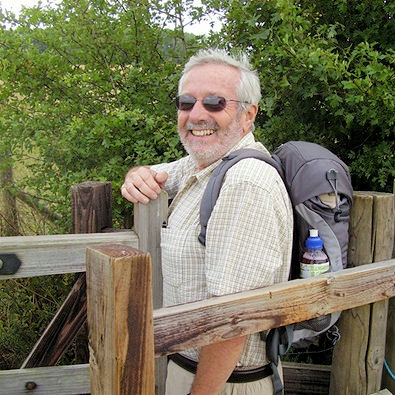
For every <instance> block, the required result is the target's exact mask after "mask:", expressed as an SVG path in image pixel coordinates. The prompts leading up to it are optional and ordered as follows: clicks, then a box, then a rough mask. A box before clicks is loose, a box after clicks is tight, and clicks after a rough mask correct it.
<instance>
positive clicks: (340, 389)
mask: <svg viewBox="0 0 395 395" xmlns="http://www.w3.org/2000/svg"><path fill="white" fill-rule="evenodd" d="M393 230H394V210H393V195H392V194H385V193H379V192H355V193H354V203H353V208H352V213H351V222H350V243H349V256H348V263H349V266H351V267H352V266H360V265H363V264H367V263H371V262H377V261H379V260H386V259H390V258H391V255H392V243H393V239H394V234H393ZM387 306H388V300H385V301H381V302H376V303H373V304H371V305H366V306H361V307H358V308H355V309H351V310H347V311H344V312H343V313H342V315H341V318H340V321H339V330H340V334H341V338H340V341H339V342H338V343H337V344H336V347H335V350H334V353H333V359H332V370H331V382H330V390H329V392H330V394H333V395H342V394H347V395H348V394H350V395H354V394H361V395H365V394H366V395H369V394H372V393H374V392H377V391H379V390H380V385H381V376H382V369H383V361H384V350H385V333H386V321H387V320H386V317H387V308H388V307H387Z"/></svg>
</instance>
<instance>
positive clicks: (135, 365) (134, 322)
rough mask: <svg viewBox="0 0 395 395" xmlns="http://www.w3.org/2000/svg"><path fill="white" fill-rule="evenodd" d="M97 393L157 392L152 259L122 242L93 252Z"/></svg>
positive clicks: (91, 315) (90, 273) (90, 276)
mask: <svg viewBox="0 0 395 395" xmlns="http://www.w3.org/2000/svg"><path fill="white" fill-rule="evenodd" d="M86 274H87V294H88V326H89V348H90V372H91V393H92V394H93V395H99V394H102V395H107V394H112V395H121V394H122V395H128V394H130V395H153V394H154V392H155V380H154V345H153V344H154V342H153V326H152V284H151V258H150V255H149V254H146V253H142V252H140V251H138V250H136V249H133V248H128V247H125V246H120V245H106V246H102V247H97V248H95V249H88V251H87V273H86Z"/></svg>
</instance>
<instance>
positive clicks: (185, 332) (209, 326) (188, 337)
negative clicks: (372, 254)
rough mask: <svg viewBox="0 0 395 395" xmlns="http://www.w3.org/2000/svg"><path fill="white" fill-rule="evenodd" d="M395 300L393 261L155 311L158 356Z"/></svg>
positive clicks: (156, 350)
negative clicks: (386, 300) (377, 302)
mask: <svg viewBox="0 0 395 395" xmlns="http://www.w3.org/2000/svg"><path fill="white" fill-rule="evenodd" d="M394 295H395V260H389V261H385V262H379V263H375V264H371V265H365V266H363V267H359V268H351V269H346V270H343V271H341V272H337V273H327V274H323V275H321V276H317V277H314V278H312V279H298V280H293V281H289V282H286V283H281V284H276V285H273V286H270V287H266V288H262V289H256V290H252V291H246V292H241V293H238V294H232V295H226V296H221V297H217V298H212V299H208V300H204V301H200V302H194V303H189V304H185V305H177V306H172V307H167V308H162V309H159V310H155V311H154V331H155V353H156V355H165V354H171V353H174V352H179V351H182V350H185V349H187V348H191V347H200V346H203V345H205V344H209V343H215V342H219V341H223V340H226V339H229V338H232V337H236V336H242V335H246V334H250V333H255V332H259V331H261V330H266V329H270V328H273V327H277V326H281V325H286V324H290V323H293V322H298V321H303V320H307V319H310V318H314V317H318V316H320V315H325V314H328V313H331V312H333V311H340V310H345V309H350V308H353V307H357V306H362V305H365V304H366V303H372V302H375V301H378V300H384V299H386V298H389V297H391V296H394Z"/></svg>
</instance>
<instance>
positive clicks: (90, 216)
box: [0, 184, 395, 395]
mask: <svg viewBox="0 0 395 395" xmlns="http://www.w3.org/2000/svg"><path fill="white" fill-rule="evenodd" d="M99 189H102V190H108V187H105V188H103V186H102V184H83V185H81V186H78V188H77V189H76V191H77V192H76V193H77V196H78V195H80V196H83V197H84V198H82V199H75V200H73V202H74V204H73V212H76V211H78V212H79V214H78V215H79V217H83V216H84V217H85V218H86V220H85V221H84V222H85V223H88V224H90V228H89V229H85V230H84V231H85V232H89V231H92V230H93V231H96V232H97V231H102V230H103V228H108V227H111V224H110V222H111V218H110V217H109V216H108V215H107V219H108V220H107V221H100V220H99V217H101V214H100V213H99V212H98V211H100V210H99V209H98V208H96V209H92V205H91V203H92V196H93V197H94V199H93V202H98V201H100V202H101V203H100V207H105V210H106V212H107V213H108V212H109V211H111V209H110V208H109V207H108V204H107V203H106V204H103V202H108V199H107V200H106V199H104V200H103V199H102V198H98V196H97V191H98V190H99ZM73 196H76V195H73ZM73 199H74V198H73ZM76 202H80V203H78V204H76ZM81 202H82V203H81ZM94 204H95V203H94ZM77 207H78V208H77ZM166 211H167V199H166V196H165V195H161V196H160V197H159V199H158V200H156V201H154V202H151V203H150V204H149V205H147V206H142V205H137V206H136V207H135V229H134V231H124V232H111V233H92V234H89V235H87V234H80V235H57V236H35V237H7V238H0V253H1V254H3V256H4V254H17V255H18V257H19V259H20V260H21V262H22V265H21V266H20V268H19V269H18V271H17V272H16V273H15V274H8V275H1V274H0V279H3V280H6V279H8V278H18V277H30V276H38V275H44V274H60V273H70V272H76V273H81V272H84V271H85V270H87V295H88V309H87V310H88V321H89V344H90V356H91V359H90V365H89V364H82V365H75V366H46V367H35V368H28V366H32V364H31V363H24V368H22V369H15V370H9V371H1V372H0V394H4V395H5V394H7V395H8V394H25V393H34V394H81V393H90V392H91V389H92V393H93V394H106V395H108V394H144V395H146V394H153V393H154V392H156V393H158V394H162V393H163V383H164V377H165V365H166V358H165V357H164V356H165V355H167V354H171V353H174V352H178V351H181V350H184V349H187V348H190V347H191V346H194V347H195V346H202V345H205V344H209V343H212V342H216V341H221V340H225V339H229V338H232V337H236V336H242V335H245V334H249V333H254V332H258V331H260V330H265V329H269V328H272V327H276V326H279V325H284V324H288V323H292V322H298V321H302V320H305V319H309V318H313V317H317V316H320V315H324V314H327V313H330V312H333V311H340V310H347V311H345V312H344V313H343V314H342V318H341V322H340V327H341V333H342V337H341V341H340V342H339V345H338V346H336V348H335V352H334V356H333V363H332V367H322V366H318V367H316V366H311V365H308V366H306V365H300V364H288V365H287V364H285V369H284V375H285V387H286V393H301V394H302V393H304V394H305V393H309V394H319V393H320V394H324V393H331V394H366V395H369V394H372V393H375V392H377V391H378V390H379V389H380V388H381V376H382V372H383V361H384V350H385V348H386V359H387V362H388V363H389V365H390V366H392V367H393V366H394V364H393V362H394V361H393V356H394V354H395V353H394V348H393V347H394V335H393V332H394V317H393V303H391V304H390V306H392V307H391V308H390V313H389V314H388V322H387V310H388V299H389V298H391V297H393V296H394V295H395V260H394V259H392V260H391V259H390V258H391V256H392V244H393V239H394V202H393V195H390V194H377V193H356V194H355V199H354V206H353V213H352V224H351V229H350V256H349V261H350V263H351V265H352V266H355V267H352V268H350V269H346V270H344V271H342V272H340V273H328V274H324V275H321V276H319V277H316V278H313V279H308V280H295V281H291V282H287V283H284V284H276V285H274V286H271V287H266V288H263V289H257V290H252V291H248V292H242V293H238V294H234V295H227V296H223V297H217V298H214V299H210V300H205V301H201V302H195V303H190V304H187V305H180V306H173V307H169V308H161V307H160V306H161V293H162V283H161V271H160V247H159V232H160V226H161V224H162V222H163V220H164V219H165V218H166ZM74 222H75V223H78V221H74ZM79 228H80V229H83V226H81V225H79ZM74 230H75V229H74ZM86 250H87V254H86V256H85V251H86ZM142 251H143V252H142ZM146 252H149V254H147V253H146ZM151 261H152V264H151ZM373 261H379V262H376V263H372V262H373ZM361 265H363V266H361ZM0 273H1V271H0ZM80 282H81V281H80ZM79 287H80V288H79V289H81V287H82V285H81V284H80V286H79ZM151 289H152V290H153V296H152V293H151ZM81 294H82V293H81V292H80V293H79V297H80V298H81V300H82V302H81V303H76V302H75V299H74V302H73V303H72V305H73V306H78V309H77V312H79V314H72V315H73V320H72V322H73V325H75V329H74V330H73V331H72V333H73V334H74V335H75V334H76V333H77V332H78V330H79V328H80V327H81V326H83V323H84V317H85V316H84V314H86V310H84V308H83V307H81V306H84V302H83V301H84V295H82V296H81ZM70 299H72V300H73V298H71V297H70ZM393 300H394V299H393V298H392V299H391V302H393ZM65 303H66V301H65ZM85 308H86V307H85ZM64 310H65V309H61V311H63V312H64ZM59 316H62V314H60V313H59V314H57V316H55V317H54V320H53V321H54V322H56V321H57V320H61V321H62V317H59ZM74 318H75V319H74ZM152 318H153V319H152ZM63 319H64V318H63ZM356 322H357V323H356ZM387 324H388V328H387V329H386V326H387ZM46 332H48V333H46V334H45V333H44V334H43V336H42V339H44V340H41V341H39V342H38V345H37V347H35V350H32V353H31V354H32V355H33V356H34V358H29V357H28V358H27V360H29V361H33V360H35V361H37V360H38V359H41V361H46V360H50V359H51V358H50V356H48V355H47V356H45V348H46V347H45V344H47V345H48V343H45V342H46V341H48V339H52V338H55V339H58V340H56V341H55V342H54V343H55V344H57V349H58V348H59V347H60V346H59V344H60V343H62V341H61V339H63V343H64V334H63V335H59V331H56V334H54V332H53V331H51V330H49V331H46ZM386 332H387V334H388V335H387V346H386V347H385V341H386V336H385V333H386ZM68 333H71V332H70V331H69V332H68ZM45 339H47V340H45ZM69 340H70V339H69ZM47 348H48V347H47ZM61 348H62V347H61ZM63 349H64V347H63ZM38 355H41V356H40V357H38ZM43 355H44V356H43ZM155 357H156V367H155V369H156V372H155V377H156V379H154V358H155ZM53 359H54V358H52V362H51V363H48V364H52V363H54V361H53ZM58 359H59V357H58V358H57V360H58ZM25 362H26V361H25ZM55 362H56V361H55ZM33 366H40V365H38V364H33ZM383 378H384V380H383V383H384V385H385V387H386V388H388V389H389V390H390V391H391V392H393V393H395V391H394V388H393V380H392V381H391V379H388V377H387V376H386V374H385V372H384V374H383ZM329 383H330V384H329ZM391 386H392V387H391Z"/></svg>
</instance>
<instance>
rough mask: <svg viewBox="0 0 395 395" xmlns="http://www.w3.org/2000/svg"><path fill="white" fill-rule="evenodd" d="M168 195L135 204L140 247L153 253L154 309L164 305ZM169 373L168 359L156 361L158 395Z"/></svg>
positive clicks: (163, 391) (161, 391)
mask: <svg viewBox="0 0 395 395" xmlns="http://www.w3.org/2000/svg"><path fill="white" fill-rule="evenodd" d="M167 212H168V195H167V193H166V192H165V191H163V192H162V193H161V194H160V195H159V196H158V198H157V199H156V200H152V201H151V202H150V203H149V204H147V205H144V204H140V203H139V204H135V205H134V229H135V231H136V234H137V235H138V238H139V249H140V250H141V251H146V252H149V253H150V254H151V258H152V289H153V304H154V309H157V308H160V307H162V294H163V279H162V264H161V262H162V253H161V248H160V231H161V227H162V224H163V222H165V221H167ZM166 373H167V359H166V358H157V359H156V361H155V385H156V395H164V393H165V382H166Z"/></svg>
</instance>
